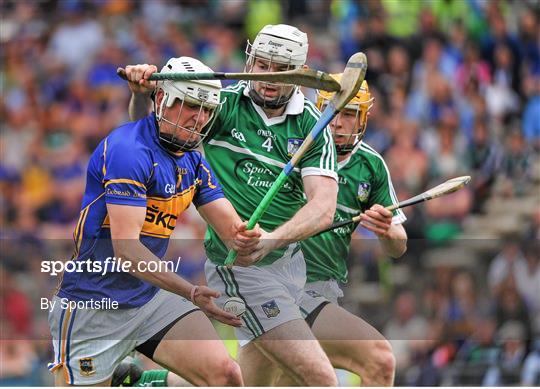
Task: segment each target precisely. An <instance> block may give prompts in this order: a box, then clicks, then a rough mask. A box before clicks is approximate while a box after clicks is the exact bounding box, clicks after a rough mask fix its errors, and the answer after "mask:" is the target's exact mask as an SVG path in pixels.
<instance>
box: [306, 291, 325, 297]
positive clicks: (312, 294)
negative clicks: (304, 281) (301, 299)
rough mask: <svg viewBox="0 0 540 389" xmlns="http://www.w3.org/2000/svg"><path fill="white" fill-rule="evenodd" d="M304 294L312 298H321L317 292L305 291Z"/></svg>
mask: <svg viewBox="0 0 540 389" xmlns="http://www.w3.org/2000/svg"><path fill="white" fill-rule="evenodd" d="M306 293H307V294H308V295H309V296H311V297H313V298H317V297H322V296H321V295H320V294H319V292H316V291H314V290H306Z"/></svg>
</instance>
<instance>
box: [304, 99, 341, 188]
mask: <svg viewBox="0 0 540 389" xmlns="http://www.w3.org/2000/svg"><path fill="white" fill-rule="evenodd" d="M314 109H315V108H312V107H311V106H306V107H305V110H306V111H308V113H311V111H312V110H314ZM316 122H317V119H316V117H313V120H309V121H308V120H306V124H305V127H306V128H307V129H308V131H309V130H311V129H312V128H313V126H314V125H315V123H316ZM300 169H301V172H302V177H305V176H327V177H332V178H333V179H335V180H336V181H337V173H336V169H337V154H336V146H335V145H334V140H333V138H332V133H331V132H330V128H329V127H328V126H327V127H326V128H324V129H323V130H322V131H321V133H320V134H319V136H318V137H317V138H316V139H315V141H314V142H313V144H312V145H311V147H310V148H309V149H308V150H307V151H306V154H304V156H303V157H302V158H301V160H300Z"/></svg>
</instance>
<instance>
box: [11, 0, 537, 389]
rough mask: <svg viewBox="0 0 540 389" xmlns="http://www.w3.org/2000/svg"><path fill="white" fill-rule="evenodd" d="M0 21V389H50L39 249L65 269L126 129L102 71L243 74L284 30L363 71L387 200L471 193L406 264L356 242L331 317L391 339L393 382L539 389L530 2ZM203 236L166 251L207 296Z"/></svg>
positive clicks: (265, 0)
mask: <svg viewBox="0 0 540 389" xmlns="http://www.w3.org/2000/svg"><path fill="white" fill-rule="evenodd" d="M0 7H1V8H0V11H1V15H2V16H1V18H2V19H1V25H0V41H1V45H2V46H1V50H0V57H1V60H2V62H1V73H0V80H1V96H0V113H1V122H0V128H1V135H0V147H1V149H0V151H1V162H0V185H1V188H2V191H1V196H0V213H1V216H2V218H1V220H2V224H1V237H2V240H1V244H2V247H1V253H2V254H1V256H2V260H1V265H0V280H1V286H0V288H1V296H0V298H1V301H0V329H1V331H0V332H1V339H0V341H1V344H2V347H1V348H0V361H1V363H0V385H16V384H24V385H44V384H46V385H51V384H52V378H51V377H50V376H49V375H48V373H47V371H46V369H45V366H46V362H49V361H50V359H51V356H52V351H51V345H50V341H48V336H49V335H48V325H47V322H46V314H44V313H43V312H42V311H40V308H39V303H38V302H39V298H40V297H48V296H50V295H51V293H52V290H53V289H54V287H55V285H56V279H55V278H53V277H50V276H49V275H47V274H43V273H41V272H40V261H41V260H42V259H50V258H44V256H45V254H47V255H49V254H50V253H51V247H54V250H53V252H54V253H55V254H58V253H59V252H62V250H65V252H70V250H71V242H70V241H69V239H70V237H71V234H72V231H73V228H74V224H75V222H76V220H77V217H78V213H79V206H80V200H81V195H82V192H83V190H84V174H85V167H86V162H87V160H88V157H89V154H90V152H91V151H92V150H93V148H94V147H95V146H96V145H97V143H98V142H99V140H100V139H101V138H102V137H104V136H105V135H107V134H108V133H109V132H110V131H111V130H112V129H113V128H114V127H115V126H116V125H118V124H120V123H122V122H125V121H127V120H128V117H127V103H128V99H129V92H128V88H127V86H126V84H125V82H123V81H122V80H120V79H119V78H118V77H117V76H116V72H115V70H116V68H117V66H125V65H126V64H135V63H155V64H158V65H159V66H161V64H163V63H164V62H165V60H166V59H168V58H169V57H171V56H180V55H188V56H193V57H196V58H199V59H201V60H203V61H204V62H205V63H206V64H208V65H209V66H211V67H212V68H213V69H214V70H216V71H241V70H242V69H243V63H244V58H245V57H244V52H243V51H244V47H245V40H246V38H247V37H249V38H251V39H253V37H254V35H255V34H256V32H257V31H258V30H259V29H260V28H261V27H262V26H263V25H265V24H276V23H281V22H286V23H290V24H294V25H296V26H297V27H299V28H300V29H302V30H303V31H305V32H307V33H308V36H309V42H310V49H309V60H308V64H309V65H310V66H311V67H313V68H316V69H321V70H325V71H329V72H338V71H340V70H341V69H343V66H344V63H345V61H346V59H347V58H348V57H349V56H350V55H351V54H352V53H354V52H356V51H359V50H361V51H364V52H365V53H366V54H367V56H368V60H369V70H368V75H367V79H368V81H369V83H370V87H371V91H372V93H373V94H374V96H375V106H374V108H373V109H372V111H371V116H370V119H369V124H368V131H367V136H366V140H367V142H368V143H369V144H370V145H372V146H373V147H374V148H375V149H377V150H379V151H380V152H381V153H382V154H383V156H384V158H385V159H386V161H387V164H388V166H389V169H390V172H391V175H392V178H393V182H394V185H395V187H396V191H397V193H398V197H399V198H400V199H405V198H407V197H409V196H411V195H414V194H417V193H419V192H421V191H423V190H425V189H427V188H428V187H430V186H432V185H433V184H435V183H439V182H442V181H444V180H445V179H447V178H449V177H453V176H458V175H463V174H470V175H472V176H473V181H472V183H471V184H470V185H469V186H468V187H467V188H466V189H464V190H461V191H460V192H457V193H456V194H454V195H451V196H448V197H445V198H443V199H440V200H434V201H432V202H429V203H426V204H424V205H420V206H416V207H413V208H408V209H406V210H405V213H406V215H407V217H408V219H409V220H408V222H407V223H406V229H407V231H408V234H409V239H410V242H409V251H408V253H407V254H406V255H405V257H404V258H402V259H399V260H389V259H387V258H383V257H381V254H380V251H379V248H378V244H377V242H376V240H375V239H373V236H371V235H369V234H368V233H367V232H366V230H362V229H358V230H357V232H356V234H355V239H354V241H353V250H352V252H351V255H350V265H351V268H350V283H349V285H348V286H347V287H346V289H345V295H346V297H345V299H344V304H345V306H346V307H347V308H348V309H350V310H351V311H352V312H355V313H357V314H359V315H361V316H362V317H363V318H365V319H366V320H368V321H369V322H370V323H372V324H373V325H375V326H376V327H377V328H378V329H379V330H381V331H382V332H383V334H385V335H386V336H387V337H388V338H389V339H390V340H391V342H392V344H393V345H394V350H395V353H396V357H397V360H398V372H397V379H396V383H397V384H400V385H413V386H414V385H441V384H442V385H467V384H475V385H500V384H507V385H510V384H516V383H521V384H528V385H533V384H539V380H540V378H539V375H540V373H539V372H538V370H539V369H540V367H539V365H540V362H539V360H540V345H539V343H540V263H539V262H540V259H539V252H540V251H539V250H538V242H539V239H540V207H539V196H538V193H540V192H539V183H540V158H539V150H540V43H539V42H540V27H539V15H540V5H539V2H538V1H534V0H532V1H531V0H529V1H521V0H520V1H487V0H453V1H452V0H448V1H414V0H410V1H397V0H395V1H394V0H378V1H353V0H340V1H335V0H334V1H330V0H324V1H323V0H295V1H276V0H251V1H245V0H228V1H217V0H213V1H212V0H208V1H195V0H192V1H176V2H169V1H160V0H151V1H145V2H138V1H122V0H85V1H82V0H73V1H71V0H65V1H16V2H15V1H7V0H4V1H2V2H1V3H0ZM306 93H307V95H308V96H309V97H311V98H314V93H313V91H306ZM204 228H205V227H204V224H203V223H202V221H201V219H200V218H199V216H198V215H197V214H196V212H195V211H194V210H193V209H192V208H191V209H190V211H189V212H187V214H185V215H184V216H183V217H182V219H181V221H180V223H179V225H178V227H177V231H176V232H175V235H174V236H175V238H176V240H175V247H178V250H180V251H179V252H180V253H181V256H182V259H183V260H184V263H183V265H182V266H181V272H182V274H183V275H185V276H186V277H188V278H189V279H190V280H192V281H194V282H200V281H201V280H202V279H203V278H204V275H203V261H204V253H203V250H202V244H201V240H200V239H201V238H202V236H203V233H204ZM51 255H52V254H51ZM68 255H69V254H68ZM535 374H536V375H535ZM340 378H341V381H342V383H344V384H346V383H354V381H350V377H348V376H346V375H343V376H342V375H341V374H340Z"/></svg>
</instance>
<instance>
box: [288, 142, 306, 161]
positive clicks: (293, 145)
mask: <svg viewBox="0 0 540 389" xmlns="http://www.w3.org/2000/svg"><path fill="white" fill-rule="evenodd" d="M303 141H304V140H303V139H300V138H289V139H287V155H288V156H289V157H292V156H293V155H294V154H295V153H296V152H297V151H298V149H299V148H300V146H301V145H302V142H303Z"/></svg>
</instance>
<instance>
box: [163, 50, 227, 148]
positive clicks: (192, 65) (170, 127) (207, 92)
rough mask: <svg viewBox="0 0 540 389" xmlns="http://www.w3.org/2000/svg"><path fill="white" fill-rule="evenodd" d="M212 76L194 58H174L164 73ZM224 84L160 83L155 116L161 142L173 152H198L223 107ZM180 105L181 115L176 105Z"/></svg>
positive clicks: (208, 82) (206, 68)
mask: <svg viewBox="0 0 540 389" xmlns="http://www.w3.org/2000/svg"><path fill="white" fill-rule="evenodd" d="M181 72H212V70H211V69H210V68H209V67H207V66H206V65H204V64H203V63H202V62H200V61H198V60H196V59H194V58H190V57H180V58H171V59H170V60H169V61H168V62H167V64H165V66H164V67H163V69H161V73H181ZM220 89H221V82H220V81H218V80H209V81H199V80H196V81H169V80H167V81H160V82H158V86H157V88H156V95H155V97H154V112H155V114H156V120H157V122H158V127H159V140H160V143H161V144H162V146H163V147H165V148H166V149H167V150H169V151H172V152H180V151H189V150H193V149H195V148H197V147H198V146H199V145H200V144H201V142H202V141H203V140H204V138H205V137H206V136H207V134H208V129H209V128H210V127H211V125H212V122H213V121H214V120H215V117H216V115H215V114H216V110H217V109H219V107H220V106H221V104H220ZM177 100H178V103H179V104H180V107H179V110H178V112H177V113H174V114H169V112H172V111H174V110H175V109H176V107H174V108H173V106H175V102H176V101H177Z"/></svg>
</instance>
